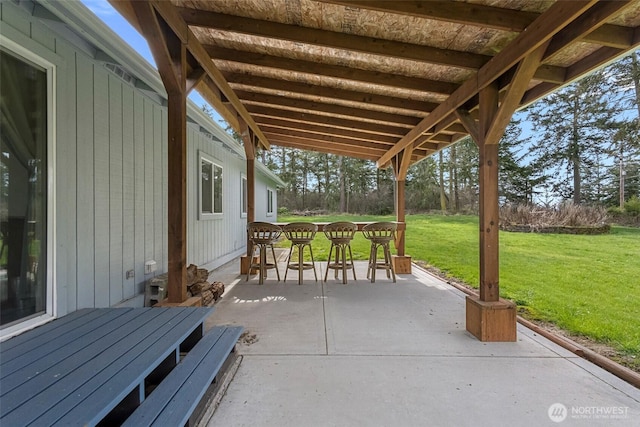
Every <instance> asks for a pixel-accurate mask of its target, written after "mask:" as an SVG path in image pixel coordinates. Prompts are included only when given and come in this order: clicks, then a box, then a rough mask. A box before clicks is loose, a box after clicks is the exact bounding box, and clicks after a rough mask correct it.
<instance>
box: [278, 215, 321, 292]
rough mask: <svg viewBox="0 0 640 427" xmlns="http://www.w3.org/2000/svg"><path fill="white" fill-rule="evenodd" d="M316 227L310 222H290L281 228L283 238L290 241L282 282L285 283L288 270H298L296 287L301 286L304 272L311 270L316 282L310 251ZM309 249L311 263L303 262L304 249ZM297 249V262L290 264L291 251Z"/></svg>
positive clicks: (311, 250) (313, 262)
mask: <svg viewBox="0 0 640 427" xmlns="http://www.w3.org/2000/svg"><path fill="white" fill-rule="evenodd" d="M317 231H318V226H317V225H316V224H313V223H310V222H292V223H291V224H287V225H285V226H283V227H282V232H283V233H284V235H285V237H286V238H287V239H289V240H290V241H291V249H289V256H288V257H287V269H286V270H285V272H284V281H285V282H286V281H287V273H288V272H289V269H291V270H298V285H302V277H303V273H304V270H311V269H313V275H314V277H315V278H316V282H317V281H318V273H317V272H316V264H315V261H314V259H313V249H311V242H312V241H313V239H314V237H315V236H316V232H317ZM305 247H308V248H309V254H310V255H311V262H304V248H305ZM294 248H297V249H298V262H293V263H292V262H291V256H292V255H293V249H294Z"/></svg>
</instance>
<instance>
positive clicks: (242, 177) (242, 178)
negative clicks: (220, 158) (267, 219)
mask: <svg viewBox="0 0 640 427" xmlns="http://www.w3.org/2000/svg"><path fill="white" fill-rule="evenodd" d="M245 182H246V183H247V191H246V193H245V191H244V188H245V186H244V183H245ZM245 197H246V199H247V209H245V206H244V198H245ZM248 212H249V181H248V180H247V175H245V174H243V173H241V174H240V218H246V217H247V215H248Z"/></svg>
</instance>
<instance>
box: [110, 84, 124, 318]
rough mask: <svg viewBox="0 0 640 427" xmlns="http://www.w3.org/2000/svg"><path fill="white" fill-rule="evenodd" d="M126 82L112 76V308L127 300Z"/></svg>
mask: <svg viewBox="0 0 640 427" xmlns="http://www.w3.org/2000/svg"><path fill="white" fill-rule="evenodd" d="M122 110H123V104H122V83H121V82H120V81H119V79H118V78H117V77H116V76H114V75H110V76H109V139H110V144H109V147H110V152H109V235H110V237H109V305H110V306H111V305H113V304H117V303H118V302H120V301H122V299H123V291H122V284H123V279H124V274H123V263H122V253H123V248H124V241H123V237H124V235H123V228H122V221H123V216H122V211H123V208H122V196H123V194H122V177H123V158H122V134H123V123H122Z"/></svg>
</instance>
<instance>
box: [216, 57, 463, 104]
mask: <svg viewBox="0 0 640 427" xmlns="http://www.w3.org/2000/svg"><path fill="white" fill-rule="evenodd" d="M205 48H206V50H207V53H208V54H209V56H210V57H211V59H213V60H217V61H231V62H235V63H238V64H248V65H253V66H255V67H268V68H273V69H278V70H282V72H285V73H288V72H292V71H293V72H297V73H305V74H313V75H321V76H325V77H333V78H337V79H346V80H352V81H354V82H360V83H365V84H375V85H379V86H388V87H394V88H400V89H409V90H414V91H420V92H426V93H436V94H445V95H448V94H450V93H452V92H453V91H455V90H456V89H457V88H458V87H459V85H458V84H456V83H451V82H447V81H440V80H431V79H423V78H418V77H408V76H403V75H400V74H389V73H380V72H376V71H369V70H363V69H358V68H350V67H345V66H340V65H333V64H326V63H320V62H313V61H305V60H301V59H290V58H285V57H281V56H274V55H267V54H263V53H255V52H248V51H240V50H235V49H227V48H223V47H218V46H213V45H207V46H205ZM222 65H223V64H220V66H221V67H222Z"/></svg>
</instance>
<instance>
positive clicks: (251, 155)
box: [238, 118, 256, 274]
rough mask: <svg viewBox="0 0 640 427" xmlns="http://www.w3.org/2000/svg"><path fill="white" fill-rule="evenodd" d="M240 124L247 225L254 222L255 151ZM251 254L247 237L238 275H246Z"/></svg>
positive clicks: (245, 125)
mask: <svg viewBox="0 0 640 427" xmlns="http://www.w3.org/2000/svg"><path fill="white" fill-rule="evenodd" d="M238 120H239V122H240V130H241V132H240V135H241V136H242V143H243V145H244V152H245V155H246V157H247V223H250V222H254V221H255V220H256V208H255V198H256V168H255V163H256V160H255V159H256V149H255V142H254V139H255V138H254V135H253V133H252V132H251V130H250V129H249V127H248V126H247V124H246V122H245V121H244V120H242V118H238ZM252 252H253V250H252V248H251V244H250V242H249V236H248V235H247V255H245V256H243V257H241V258H240V274H247V270H248V269H249V266H250V265H251V259H250V257H251V253H252Z"/></svg>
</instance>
